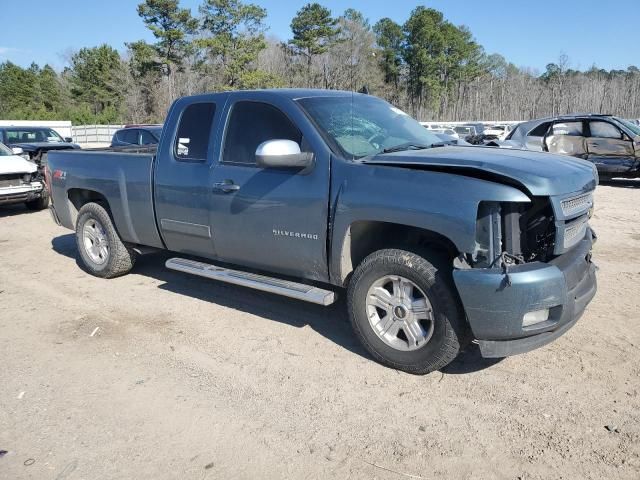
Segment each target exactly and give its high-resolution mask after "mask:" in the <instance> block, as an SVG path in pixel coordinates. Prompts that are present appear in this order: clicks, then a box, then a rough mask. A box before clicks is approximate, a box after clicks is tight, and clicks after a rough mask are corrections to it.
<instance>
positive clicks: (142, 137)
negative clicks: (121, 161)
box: [111, 125, 162, 147]
mask: <svg viewBox="0 0 640 480" xmlns="http://www.w3.org/2000/svg"><path fill="white" fill-rule="evenodd" d="M161 133H162V125H135V126H128V127H125V128H121V129H120V130H118V131H116V132H115V133H114V134H113V139H112V140H111V146H112V147H134V146H145V145H157V144H158V142H159V141H160V134H161Z"/></svg>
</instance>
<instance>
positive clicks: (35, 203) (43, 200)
mask: <svg viewBox="0 0 640 480" xmlns="http://www.w3.org/2000/svg"><path fill="white" fill-rule="evenodd" d="M24 204H25V205H26V206H27V208H28V209H29V210H44V209H45V208H47V207H48V206H49V195H48V194H47V193H46V192H45V191H43V192H42V195H41V196H40V198H38V199H36V200H31V201H30V202H25V203H24Z"/></svg>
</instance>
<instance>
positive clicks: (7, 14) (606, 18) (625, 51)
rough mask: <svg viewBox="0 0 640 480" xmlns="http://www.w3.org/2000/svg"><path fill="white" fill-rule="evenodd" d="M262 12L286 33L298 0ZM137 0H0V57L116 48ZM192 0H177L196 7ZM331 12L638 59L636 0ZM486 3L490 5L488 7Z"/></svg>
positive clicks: (26, 58)
mask: <svg viewBox="0 0 640 480" xmlns="http://www.w3.org/2000/svg"><path fill="white" fill-rule="evenodd" d="M253 1H254V2H255V3H258V4H259V5H261V6H263V7H265V8H266V9H267V11H268V13H269V17H268V20H267V24H268V25H269V27H270V29H269V33H270V34H272V35H275V36H277V37H280V38H282V39H285V38H289V37H290V29H289V24H290V23H291V18H292V17H293V15H294V14H295V12H296V11H297V10H298V9H299V8H300V7H302V6H303V5H304V4H305V3H307V1H304V0H300V1H299V0H287V1H281V0H280V1H279V0H253ZM138 3H139V0H64V1H63V2H53V3H52V2H51V1H50V0H46V1H45V0H23V1H21V2H18V1H10V0H0V4H2V5H1V6H0V12H1V15H2V20H3V22H2V26H1V27H0V62H1V61H5V60H11V61H12V62H15V63H18V64H20V65H23V66H26V65H29V64H30V63H31V62H32V61H35V62H36V63H39V64H41V65H42V64H45V63H49V64H51V65H53V66H54V68H56V69H60V68H62V67H64V65H65V58H68V54H69V52H71V51H73V50H78V49H80V48H82V47H85V46H95V45H99V44H101V43H104V42H106V43H108V44H110V45H112V46H114V47H115V48H117V49H119V50H124V43H125V42H129V41H134V40H138V39H147V40H152V37H151V35H150V33H149V32H148V30H147V29H146V28H145V26H144V25H143V23H142V20H141V19H140V18H139V17H138V15H137V14H136V5H137V4H138ZM199 3H201V2H200V0H182V5H183V6H185V7H189V8H191V9H192V12H193V13H196V12H197V8H198V4H199ZM319 3H321V4H323V5H325V6H326V7H328V8H330V9H331V11H332V13H333V14H334V15H338V14H340V13H342V12H343V11H344V9H345V8H347V7H353V8H356V9H358V10H360V11H362V12H363V13H364V14H365V16H366V17H368V18H369V20H370V21H371V23H375V21H377V20H378V19H380V18H382V17H391V18H392V19H393V20H395V21H397V22H398V23H403V22H404V21H405V20H406V19H407V17H408V16H409V13H410V12H411V10H412V9H413V8H415V7H416V6H418V5H426V6H429V7H433V8H436V9H438V10H440V11H442V12H444V14H445V17H446V18H447V19H448V20H450V21H451V22H453V23H455V24H457V25H459V24H465V25H467V26H468V27H469V28H470V29H471V32H472V33H473V34H474V36H475V37H476V40H477V41H478V42H479V43H480V44H482V45H483V46H484V47H485V49H486V51H487V52H488V53H500V54H502V55H504V56H505V57H506V58H507V59H508V60H510V61H512V62H513V63H515V64H516V65H519V66H528V67H533V68H536V69H538V70H540V71H542V70H544V67H545V65H546V64H547V63H549V62H553V61H556V60H557V58H558V57H559V55H560V54H561V53H565V54H567V55H568V56H569V58H570V62H571V67H573V68H580V69H586V68H589V67H591V65H593V64H596V65H597V66H599V67H602V68H606V69H610V68H621V69H625V68H627V67H628V66H629V65H631V64H636V65H638V64H640V53H639V52H638V45H639V44H640V35H639V33H638V18H639V13H640V2H639V1H638V0H609V1H607V2H604V1H602V0H555V1H550V0H538V1H536V2H532V1H526V2H525V1H522V0H509V1H507V0H502V1H495V0H494V1H486V0H473V1H465V0H457V1H452V0H431V1H429V2H416V1H410V0H393V1H379V0H350V1H348V2H345V1H339V0H321V1H320V2H319ZM492 6H495V7H496V8H495V9H494V10H492V9H491V7H492Z"/></svg>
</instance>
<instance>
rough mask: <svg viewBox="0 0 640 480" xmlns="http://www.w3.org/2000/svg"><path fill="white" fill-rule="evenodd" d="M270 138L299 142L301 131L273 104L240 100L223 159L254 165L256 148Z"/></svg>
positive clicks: (234, 110) (232, 117)
mask: <svg viewBox="0 0 640 480" xmlns="http://www.w3.org/2000/svg"><path fill="white" fill-rule="evenodd" d="M267 140H292V141H294V142H296V143H297V144H298V145H300V142H301V141H302V134H301V133H300V130H298V128H297V127H296V126H295V125H294V124H293V123H292V122H291V120H289V118H288V117H287V116H286V115H285V114H284V113H282V111H280V110H279V109H277V108H276V107H274V106H273V105H269V104H267V103H260V102H251V101H240V102H237V103H236V104H235V105H234V106H233V109H232V110H231V116H230V118H229V125H228V126H227V133H226V138H225V142H224V154H223V160H222V161H223V162H225V163H240V164H244V165H255V163H256V149H257V148H258V145H260V144H261V143H262V142H266V141H267Z"/></svg>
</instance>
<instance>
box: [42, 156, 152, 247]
mask: <svg viewBox="0 0 640 480" xmlns="http://www.w3.org/2000/svg"><path fill="white" fill-rule="evenodd" d="M154 157H155V155H154V154H151V153H123V152H114V151H104V150H102V151H60V152H51V153H50V154H49V159H48V165H49V171H50V172H51V177H52V178H51V196H52V200H53V203H54V205H55V209H56V213H57V214H58V218H59V219H60V223H61V224H62V225H63V226H65V227H67V228H70V229H75V222H76V217H77V214H78V210H79V209H80V208H81V207H82V205H83V204H84V203H87V201H96V200H98V201H101V202H103V203H106V205H107V206H108V208H109V211H110V212H111V215H112V217H113V221H114V224H115V227H116V229H117V230H118V233H119V234H120V236H121V237H122V239H123V240H124V241H126V242H130V243H134V244H139V245H146V246H150V247H157V248H163V243H162V240H161V239H160V235H159V233H158V228H157V226H156V220H155V212H154V208H153V166H154Z"/></svg>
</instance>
